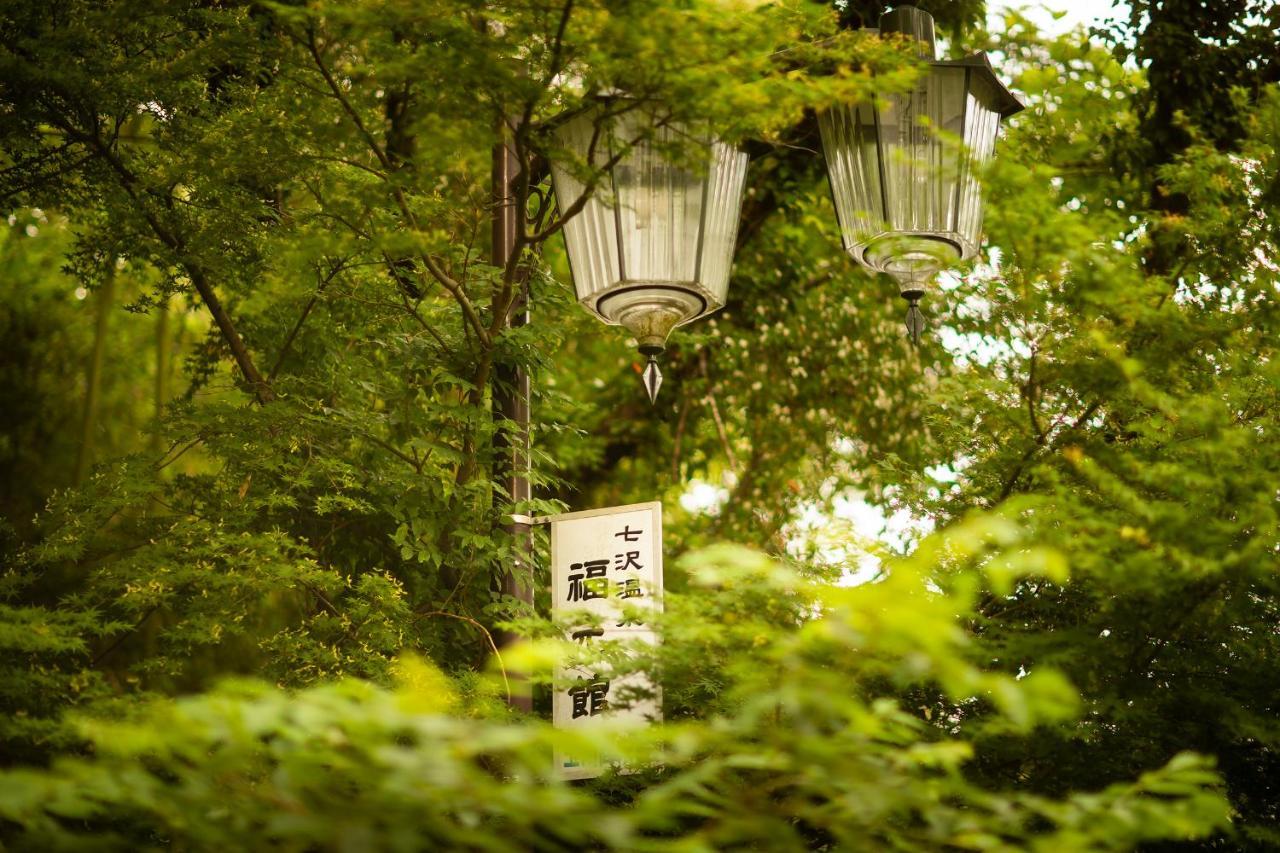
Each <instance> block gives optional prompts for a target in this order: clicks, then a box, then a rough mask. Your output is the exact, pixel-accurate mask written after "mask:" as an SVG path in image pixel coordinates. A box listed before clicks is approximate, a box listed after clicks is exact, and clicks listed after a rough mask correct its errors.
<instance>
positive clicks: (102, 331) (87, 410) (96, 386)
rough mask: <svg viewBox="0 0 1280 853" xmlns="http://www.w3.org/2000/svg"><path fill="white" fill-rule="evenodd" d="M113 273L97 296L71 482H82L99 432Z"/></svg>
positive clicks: (111, 304) (112, 301) (79, 483)
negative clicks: (77, 447) (91, 344)
mask: <svg viewBox="0 0 1280 853" xmlns="http://www.w3.org/2000/svg"><path fill="white" fill-rule="evenodd" d="M115 292H116V273H115V270H114V269H112V270H108V271H107V274H106V276H104V277H103V279H102V286H101V287H99V288H98V295H97V322H96V324H95V326H94V332H93V353H92V354H91V355H90V356H89V366H88V371H87V375H86V377H85V378H86V385H87V388H86V391H85V397H84V419H83V421H82V422H81V427H80V451H79V453H78V454H77V455H76V470H75V476H74V477H73V479H72V483H73V485H76V486H79V485H81V484H83V483H84V479H85V477H86V476H87V475H88V473H89V466H91V465H92V464H93V444H94V438H95V437H96V434H97V431H98V405H99V402H100V398H101V396H102V360H103V353H104V352H105V351H106V347H107V331H108V328H109V326H110V320H111V308H112V306H113V304H114V303H115V295H116V293H115Z"/></svg>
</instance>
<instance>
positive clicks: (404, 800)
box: [0, 517, 1226, 850]
mask: <svg viewBox="0 0 1280 853" xmlns="http://www.w3.org/2000/svg"><path fill="white" fill-rule="evenodd" d="M1019 544H1020V543H1019V541H1018V536H1017V532H1016V528H1015V527H1014V526H1013V525H1012V524H1011V523H1010V522H1008V521H1007V520H1004V519H1001V518H998V517H991V518H977V519H973V520H971V521H968V522H966V523H965V524H963V525H959V526H958V527H956V528H955V529H954V530H952V531H951V532H950V533H948V535H947V536H946V537H945V538H940V539H939V540H938V541H936V542H934V543H930V544H929V545H928V546H927V547H924V548H922V549H921V551H920V552H919V553H918V555H917V556H915V557H913V558H912V559H910V560H904V561H902V562H900V563H898V564H895V567H894V571H893V572H892V574H890V575H889V576H888V577H887V578H886V579H885V581H884V582H882V583H877V584H868V585H864V586H860V587H852V588H851V587H837V586H832V585H830V584H827V583H823V582H817V583H815V582H813V581H811V580H807V579H805V578H804V577H803V576H802V575H800V574H798V573H796V572H795V571H793V570H792V569H790V568H788V567H785V566H782V565H779V564H777V563H774V562H772V561H770V560H768V559H765V558H763V557H762V556H760V555H758V554H753V553H751V552H746V551H743V550H740V549H738V550H735V549H721V550H713V551H708V552H705V553H703V554H702V555H699V556H697V557H696V558H690V559H689V560H688V561H687V565H686V570H687V571H688V572H689V573H690V575H691V576H692V577H693V579H694V582H695V584H696V585H697V588H698V594H697V596H696V597H695V596H689V597H687V598H685V599H683V600H679V599H677V600H673V601H672V602H671V604H672V614H671V619H670V621H669V623H668V624H667V627H666V631H665V634H664V638H665V642H664V644H663V647H662V651H661V652H660V653H658V655H657V660H649V661H648V662H647V664H648V665H656V666H658V667H660V668H662V669H663V670H664V671H665V679H664V680H665V681H666V683H667V684H670V685H671V686H672V687H675V688H677V689H678V688H679V686H680V685H682V684H686V683H689V681H690V675H692V674H693V670H691V669H690V667H691V666H692V667H695V668H696V670H697V678H698V680H699V681H701V682H703V683H705V682H706V681H707V680H708V678H714V679H716V680H717V682H718V684H717V688H716V690H715V693H716V696H715V697H714V702H713V706H714V708H715V710H714V711H712V712H710V713H706V712H705V711H706V709H704V713H703V714H701V715H700V716H699V718H697V719H695V718H692V717H690V718H688V719H684V720H681V721H679V722H675V723H671V724H669V725H666V726H660V727H654V728H651V729H648V730H642V731H640V732H639V733H636V732H634V731H633V732H631V733H627V732H616V731H611V730H609V729H595V730H590V731H580V732H577V733H569V732H564V731H556V730H554V729H551V728H550V727H549V726H548V725H547V724H545V723H541V722H537V721H524V722H520V723H513V722H511V721H509V720H503V719H501V718H498V719H495V718H494V713H493V711H492V710H491V708H492V706H491V703H492V699H493V691H494V690H495V689H496V688H497V687H498V686H499V684H500V682H497V681H495V680H493V679H490V680H488V681H487V682H479V683H476V684H473V685H472V688H471V690H470V691H465V690H460V689H459V687H458V685H456V684H454V683H451V682H450V680H449V679H448V678H446V677H445V676H444V675H443V674H441V673H440V672H439V671H438V670H436V669H434V668H433V667H431V666H430V665H429V664H427V663H426V662H424V661H422V660H421V659H418V658H412V657H408V658H402V659H401V660H400V662H399V664H398V666H399V672H400V679H399V680H400V686H399V687H398V689H396V690H395V691H387V690H381V689H378V688H375V687H373V686H371V685H369V684H368V683H367V682H358V681H345V682H338V683H332V684H329V685H325V686H322V687H315V688H309V689H307V690H304V691H301V692H298V693H294V694H292V695H289V694H284V693H282V692H280V691H277V690H273V689H270V688H269V687H267V686H265V685H262V684H257V683H252V682H239V683H229V684H226V685H223V686H222V687H221V688H219V689H218V690H216V691H213V692H210V693H207V694H203V695H200V696H196V697H191V698H186V699H180V700H177V701H171V702H162V703H156V704H153V705H151V706H148V707H146V708H144V709H142V711H141V712H140V715H139V716H138V718H137V719H134V720H130V721H126V722H120V721H109V720H104V719H101V718H83V719H82V720H81V722H80V726H81V731H82V732H83V734H84V736H85V737H86V738H87V739H88V741H89V743H90V744H91V748H92V752H91V754H90V755H89V756H87V757H83V758H64V759H59V760H58V761H57V762H56V763H55V764H54V766H53V768H52V769H51V770H50V771H48V772H41V773H34V772H32V771H29V770H14V771H9V772H7V773H5V774H4V775H2V776H0V816H3V817H4V818H5V819H7V820H9V821H11V822H12V823H13V824H15V825H16V826H17V827H19V828H20V831H19V832H18V833H17V834H15V835H14V836H13V839H14V841H15V843H16V849H27V848H29V849H44V850H56V849H78V848H79V847H80V845H82V844H83V843H85V842H86V841H93V842H96V843H100V844H106V845H111V846H128V847H129V848H131V849H150V848H167V847H171V846H180V847H187V848H197V849H227V848H246V849H247V848H255V847H261V846H263V845H267V844H269V845H271V846H273V847H277V848H279V849H284V850H304V849H319V848H323V849H337V850H344V849H380V850H382V849H387V850H419V849H423V848H424V847H445V848H448V849H466V850H522V849H535V848H560V847H584V846H585V847H591V848H594V849H619V850H645V849H669V848H671V847H673V846H676V847H680V848H681V849H690V850H718V849H723V848H725V847H728V846H734V845H739V844H751V845H758V846H762V847H767V848H768V849H778V850H782V849H803V848H805V847H808V846H812V845H819V846H827V845H834V846H838V847H842V848H852V849H868V848H915V849H937V848H939V847H942V846H948V847H952V848H956V849H985V850H1001V849H1024V848H1026V847H1028V846H1029V847H1030V848H1033V849H1042V850H1061V849H1098V850H1104V849H1127V848H1128V847H1130V846H1132V845H1133V844H1134V843H1135V842H1138V841H1142V840H1149V839H1158V838H1190V837H1196V836H1200V835H1204V834H1205V833H1207V832H1209V831H1211V830H1213V829H1214V828H1216V827H1219V826H1221V825H1222V824H1223V822H1224V820H1225V817H1226V811H1225V803H1224V801H1223V800H1222V798H1221V796H1220V795H1219V794H1217V793H1216V792H1215V791H1214V790H1213V785H1214V780H1215V778H1216V777H1215V775H1214V774H1213V773H1212V771H1211V768H1210V765H1209V763H1208V762H1206V761H1205V760H1204V759H1199V758H1196V757H1193V756H1191V755H1180V756H1177V757H1175V758H1174V759H1173V760H1172V761H1171V762H1170V763H1169V764H1168V765H1167V766H1165V767H1161V768H1157V769H1154V770H1152V771H1151V772H1149V773H1146V774H1143V775H1142V776H1141V777H1140V778H1139V779H1137V780H1136V781H1134V782H1130V783H1126V784H1117V785H1112V786H1109V787H1107V788H1105V789H1103V790H1100V791H1098V792H1096V793H1077V794H1074V795H1072V796H1068V797H1064V798H1056V799H1055V798H1046V797H1041V796H1036V795H1028V794H1022V793H1018V792H1012V793H1001V792H997V791H987V790H982V789H981V788H978V787H976V786H974V785H973V784H972V783H970V782H969V781H968V780H967V779H966V778H965V776H964V774H963V773H962V772H961V768H962V767H963V765H964V763H965V761H966V759H967V758H968V756H969V748H968V747H967V745H966V744H964V743H963V742H960V741H956V740H955V739H953V738H950V737H948V736H947V735H946V731H945V727H946V725H947V724H946V723H945V721H943V720H935V721H933V722H932V723H929V722H926V721H924V720H921V719H920V718H919V717H918V716H916V715H914V714H913V713H911V712H910V711H909V709H906V708H903V707H902V706H901V705H900V704H899V703H898V702H897V701H896V700H895V699H894V698H893V690H894V687H895V686H901V685H905V684H912V683H919V682H922V681H935V682H937V683H938V684H939V685H941V686H942V688H943V689H944V690H945V691H946V693H947V695H949V696H951V697H953V698H955V699H964V700H965V701H969V702H973V701H987V702H990V703H991V705H992V707H993V708H995V709H997V710H996V711H995V714H996V715H997V716H998V717H999V719H1000V720H1001V722H1002V724H1003V727H1004V728H1005V729H1006V730H1007V731H1013V732H1031V731H1035V730H1038V729H1039V728H1040V727H1043V726H1047V725H1052V724H1053V723H1055V722H1056V721H1059V720H1063V719H1070V718H1071V716H1072V713H1073V710H1074V702H1073V696H1072V694H1071V690H1070V688H1069V687H1068V686H1067V685H1066V684H1065V682H1063V681H1062V680H1061V679H1059V678H1056V677H1053V676H1051V675H1050V674H1048V673H1042V674H1038V677H1036V678H1027V679H1023V680H1021V681H1019V680H1016V679H1014V678H1012V677H1009V676H1007V675H997V674H992V673H988V672H984V671H982V670H980V669H978V668H977V667H975V666H974V665H973V664H972V663H971V662H970V661H969V660H968V658H967V655H966V653H965V646H966V636H965V634H964V632H963V631H962V630H960V628H959V625H958V624H957V621H956V619H957V617H959V616H964V615H965V614H966V613H968V612H969V609H970V607H971V605H972V604H973V601H974V595H973V593H974V592H975V591H976V589H977V585H976V583H972V584H969V585H968V589H967V592H964V593H957V594H950V595H944V594H941V593H938V592H931V591H930V590H929V589H928V588H927V586H926V584H925V581H926V579H927V578H928V577H929V575H930V574H931V570H932V566H931V565H930V562H931V561H932V560H935V559H939V560H945V561H947V562H948V563H950V564H951V565H952V566H953V567H954V568H955V570H957V571H960V570H961V568H962V567H964V569H963V570H964V572H965V576H966V577H968V578H970V580H972V581H975V582H976V581H978V580H980V577H981V574H980V571H979V570H976V569H975V568H973V566H974V565H975V564H977V565H981V566H986V567H988V568H989V567H991V566H995V565H998V564H999V563H1000V561H1001V560H1002V559H1007V558H1009V557H1010V556H1011V555H1012V552H1011V550H1010V549H1016V548H1017V547H1018V546H1019ZM806 611H808V612H809V613H810V614H812V613H820V614H821V616H820V617H819V618H812V617H810V618H805V617H804V616H803V615H802V614H804V613H805V612H806ZM730 614H737V618H734V619H730V618H729V616H730ZM725 623H728V625H729V629H728V630H727V631H726V630H721V629H720V626H721V625H722V624H725ZM510 652H511V657H512V658H513V659H514V660H517V661H519V660H521V659H531V658H530V656H529V655H527V654H521V651H520V649H514V650H510ZM651 656H652V655H651ZM553 748H559V749H566V750H576V751H577V752H576V753H575V754H584V753H583V750H591V751H594V750H604V751H605V752H606V753H607V754H611V755H613V756H614V758H615V759H616V760H620V761H623V762H625V766H629V767H632V768H642V769H643V772H641V773H640V774H639V775H636V776H625V775H624V776H613V777H606V779H604V780H602V781H601V782H600V783H598V785H597V786H595V787H582V786H577V787H574V786H571V785H569V784H568V783H565V782H563V781H561V780H560V779H558V778H557V776H556V772H555V770H554V769H553V764H552V762H551V761H550V755H551V750H552V749H553Z"/></svg>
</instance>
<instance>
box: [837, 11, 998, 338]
mask: <svg viewBox="0 0 1280 853" xmlns="http://www.w3.org/2000/svg"><path fill="white" fill-rule="evenodd" d="M880 32H881V33H901V34H903V35H905V36H907V37H908V38H910V39H911V40H912V41H914V42H915V45H916V50H917V55H918V56H920V57H921V58H923V59H926V60H928V63H929V67H928V70H927V72H925V73H922V74H921V76H920V78H919V79H918V80H917V81H916V83H915V85H914V87H913V88H912V90H911V91H909V92H905V93H902V94H897V95H880V96H875V97H873V98H872V99H871V100H870V101H869V102H862V103H856V104H843V105H840V106H837V107H835V108H833V109H830V110H828V111H826V112H824V113H822V114H821V115H820V116H819V117H818V127H819V130H820V132H821V135H822V148H823V152H824V153H825V155H826V159H827V176H828V177H829V179H830V181H831V196H832V199H833V201H834V202H835V208H836V218H837V219H839V221H840V231H841V237H842V239H843V242H844V247H845V249H846V250H847V251H848V252H849V254H850V255H852V256H853V259H854V260H855V261H857V262H858V263H859V264H861V265H862V266H864V267H866V268H867V269H870V270H874V271H875V272H884V273H888V274H889V275H891V276H893V277H894V278H895V279H897V281H898V288H899V292H900V293H901V295H902V297H903V298H904V299H906V300H907V303H908V308H907V332H908V333H909V334H910V335H911V339H912V341H913V342H916V343H918V342H919V340H920V332H921V331H922V330H923V328H924V317H923V316H922V315H921V313H920V309H919V307H918V306H919V301H920V297H922V296H923V295H924V292H925V288H926V287H927V286H928V284H929V283H930V281H931V280H932V279H933V277H934V275H936V274H937V273H938V271H939V270H941V269H943V268H945V267H948V266H950V265H952V264H954V263H956V262H958V261H962V260H965V259H968V258H971V257H973V256H974V255H975V254H976V253H977V251H978V242H979V232H980V231H981V228H982V196H981V190H980V188H979V186H978V181H977V178H976V177H975V175H974V172H975V170H977V169H979V168H981V166H982V165H983V164H984V163H986V162H987V161H988V160H990V159H991V155H992V152H993V151H994V149H995V142H996V132H997V131H998V129H999V126H1000V120H1001V119H1002V118H1007V117H1008V116H1011V115H1013V114H1014V113H1016V112H1018V111H1019V110H1021V109H1022V104H1021V103H1019V101H1018V99H1017V98H1015V97H1014V96H1013V95H1012V94H1011V93H1010V92H1009V90H1008V89H1006V88H1005V87H1004V85H1003V84H1002V83H1001V82H1000V80H999V78H997V77H996V75H995V72H994V71H992V70H991V63H990V62H989V61H988V60H987V56H986V54H984V53H975V54H973V55H972V56H968V57H965V58H964V59H960V60H955V61H949V62H938V61H936V59H935V54H934V36H933V17H932V16H930V15H929V14H928V13H927V12H922V11H920V10H919V9H917V8H915V7H914V6H899V7H897V8H896V9H893V10H892V11H890V12H887V13H885V14H884V15H882V16H881V18H880Z"/></svg>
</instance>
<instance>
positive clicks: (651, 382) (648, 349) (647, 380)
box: [640, 346, 662, 406]
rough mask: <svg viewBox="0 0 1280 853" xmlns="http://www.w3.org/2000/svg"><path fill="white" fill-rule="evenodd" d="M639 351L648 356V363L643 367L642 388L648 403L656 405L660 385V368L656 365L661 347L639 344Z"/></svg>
mask: <svg viewBox="0 0 1280 853" xmlns="http://www.w3.org/2000/svg"><path fill="white" fill-rule="evenodd" d="M640 352H642V353H644V354H645V355H647V356H649V363H648V364H647V365H645V368H644V374H643V377H642V378H643V379H644V390H645V393H647V394H648V395H649V405H651V406H652V405H656V404H657V402H658V389H659V388H661V387H662V370H661V369H659V367H658V356H659V355H661V354H662V347H655V346H641V347H640Z"/></svg>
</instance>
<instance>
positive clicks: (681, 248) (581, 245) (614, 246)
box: [551, 109, 747, 356]
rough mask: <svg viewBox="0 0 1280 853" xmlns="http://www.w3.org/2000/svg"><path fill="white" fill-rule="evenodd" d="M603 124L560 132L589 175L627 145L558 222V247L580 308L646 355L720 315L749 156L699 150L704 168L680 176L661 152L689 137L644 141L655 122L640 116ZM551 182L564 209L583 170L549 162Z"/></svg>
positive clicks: (714, 146)
mask: <svg viewBox="0 0 1280 853" xmlns="http://www.w3.org/2000/svg"><path fill="white" fill-rule="evenodd" d="M610 121H611V126H609V127H603V128H601V129H599V130H597V127H596V124H597V118H596V116H594V115H592V114H585V115H582V116H578V117H576V118H574V119H572V120H571V121H568V122H566V123H565V124H564V125H563V126H562V127H561V128H560V129H559V130H558V131H557V135H558V142H559V144H560V145H561V146H563V147H564V148H565V149H566V150H568V151H569V152H571V153H572V154H573V155H574V156H575V158H576V159H577V161H578V163H579V164H583V165H585V164H588V163H590V164H591V166H592V167H593V168H596V169H601V168H604V167H605V166H607V165H608V164H609V162H610V161H611V160H613V159H614V152H615V150H618V151H624V149H623V147H622V146H628V145H629V146H630V148H629V150H625V153H623V154H622V156H621V157H619V158H618V159H617V162H616V163H613V165H612V167H610V168H607V169H606V170H605V171H604V175H603V177H602V178H601V179H600V180H599V182H598V183H597V185H596V187H595V190H594V192H593V193H592V194H591V195H590V197H589V198H587V200H586V202H585V203H584V204H583V206H582V209H581V211H579V212H578V214H577V215H575V216H573V217H572V218H570V219H569V220H568V221H567V222H566V223H565V226H564V238H565V245H566V248H567V250H568V255H569V266H570V269H571V271H572V274H573V284H574V289H575V290H576V291H577V296H578V301H579V302H580V303H581V304H582V305H583V307H585V308H586V309H587V310H588V311H590V312H591V313H593V314H595V315H596V316H597V317H599V318H600V319H601V320H603V321H604V322H605V323H608V324H610V325H619V326H623V327H624V328H626V329H627V331H629V332H630V333H631V334H632V335H633V336H634V337H635V338H636V341H637V343H638V344H639V345H640V350H641V352H644V353H646V354H648V355H651V356H652V355H654V354H656V353H658V352H661V351H662V349H663V348H664V346H665V345H666V341H667V336H668V335H669V334H670V333H671V330H672V329H673V328H675V327H676V326H679V325H681V324H683V323H687V322H689V321H691V320H694V319H696V318H698V317H701V316H703V315H705V314H709V313H710V312H712V311H715V310H718V309H720V308H723V307H724V303H725V296H726V294H727V292H728V289H729V270H730V267H731V265H732V262H733V248H734V243H735V241H736V239H737V233H738V214H739V212H740V211H741V208H742V190H743V185H744V183H745V180H746V172H747V155H746V154H744V153H742V152H740V151H737V150H735V149H734V148H731V147H729V146H728V145H724V144H722V143H720V142H715V141H702V142H700V144H701V145H703V146H704V147H705V148H706V151H707V160H706V166H705V168H703V169H691V168H686V167H684V166H683V165H676V164H673V163H672V162H671V160H670V159H669V158H668V157H667V156H666V155H665V151H670V150H671V147H672V146H673V145H674V144H675V143H678V142H681V141H684V142H688V141H689V140H691V139H697V138H698V137H697V136H696V134H693V133H692V132H691V131H689V130H688V129H687V128H684V127H680V126H670V127H661V128H658V129H656V130H653V131H651V132H650V133H648V135H647V138H645V137H646V134H645V131H646V130H648V127H646V126H645V125H644V124H642V123H643V122H649V123H650V125H649V126H652V122H653V119H652V116H651V115H650V114H649V113H648V112H646V111H644V110H642V109H635V110H631V111H629V112H625V113H623V114H622V115H620V116H617V117H615V118H613V119H611V120H610ZM593 140H594V144H593ZM636 140H639V141H636ZM551 178H552V183H553V186H554V189H555V193H556V199H557V202H558V204H559V206H560V209H561V210H566V209H568V208H569V207H571V206H573V205H574V204H575V203H576V202H577V201H578V200H579V199H580V198H581V197H582V195H583V193H584V192H585V191H586V189H587V187H586V184H585V182H584V179H583V172H582V170H580V169H579V170H574V169H572V168H569V167H568V166H567V165H566V164H564V163H556V162H554V161H553V162H552V164H551Z"/></svg>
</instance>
